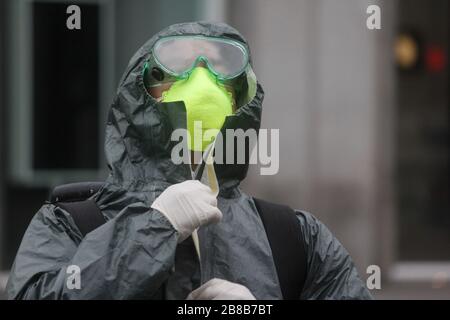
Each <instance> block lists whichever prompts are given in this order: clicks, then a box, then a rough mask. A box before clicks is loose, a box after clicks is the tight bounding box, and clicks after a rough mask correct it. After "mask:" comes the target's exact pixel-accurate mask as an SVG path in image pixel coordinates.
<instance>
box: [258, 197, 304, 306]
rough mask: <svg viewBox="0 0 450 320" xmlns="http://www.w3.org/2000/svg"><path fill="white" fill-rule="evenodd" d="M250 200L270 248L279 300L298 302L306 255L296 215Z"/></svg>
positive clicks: (280, 206) (263, 202)
mask: <svg viewBox="0 0 450 320" xmlns="http://www.w3.org/2000/svg"><path fill="white" fill-rule="evenodd" d="M253 200H254V203H255V206H256V209H257V210H258V213H259V215H260V217H261V220H262V222H263V225H264V228H265V230H266V234H267V238H268V240H269V244H270V248H271V249H272V256H273V260H274V262H275V267H276V269H277V274H278V280H279V282H280V286H281V292H282V294H283V298H284V299H288V300H296V299H299V298H300V295H301V292H302V289H303V285H304V283H305V279H306V271H307V256H306V250H305V244H304V241H303V236H302V230H301V227H300V223H299V221H298V218H297V216H296V213H295V211H294V210H292V209H291V208H289V207H287V206H284V205H279V204H275V203H270V202H267V201H264V200H261V199H256V198H253Z"/></svg>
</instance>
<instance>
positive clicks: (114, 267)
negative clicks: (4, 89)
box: [7, 22, 371, 299]
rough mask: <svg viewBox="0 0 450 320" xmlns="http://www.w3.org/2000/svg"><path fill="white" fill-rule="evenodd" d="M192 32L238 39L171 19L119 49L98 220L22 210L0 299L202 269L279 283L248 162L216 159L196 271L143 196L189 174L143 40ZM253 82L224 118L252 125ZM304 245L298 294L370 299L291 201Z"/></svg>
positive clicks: (161, 287)
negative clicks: (72, 281)
mask: <svg viewBox="0 0 450 320" xmlns="http://www.w3.org/2000/svg"><path fill="white" fill-rule="evenodd" d="M187 34H195V35H204V36H213V37H223V38H230V39H234V40H238V41H241V42H244V43H245V40H244V39H243V37H242V36H241V35H240V34H239V33H238V32H237V31H236V30H235V29H233V28H231V27H229V26H227V25H225V24H210V23H198V22H195V23H183V24H177V25H173V26H170V27H168V28H166V29H165V30H163V31H161V32H160V33H158V34H157V35H155V36H153V37H152V38H151V39H150V40H149V41H148V42H147V43H145V44H144V45H143V46H142V47H141V48H140V49H139V50H138V51H137V53H136V54H135V55H134V56H133V57H132V58H131V60H130V63H129V65H128V67H127V69H126V71H125V73H124V75H123V77H122V79H121V81H120V84H119V88H118V90H117V94H116V97H115V99H114V101H113V103H112V106H111V109H110V112H109V118H108V123H107V126H106V141H105V151H106V157H107V162H108V166H109V168H110V175H109V177H108V178H107V181H106V182H105V184H104V186H103V187H102V188H101V189H100V191H99V192H97V193H96V194H95V195H93V197H92V198H93V199H94V200H95V201H96V203H97V205H98V207H99V208H100V209H101V211H102V213H103V215H104V217H105V219H106V220H107V222H106V223H105V224H103V225H102V226H100V227H99V228H97V229H95V230H94V231H92V232H90V233H89V234H87V235H86V236H85V237H84V238H83V237H82V234H81V233H80V231H79V230H78V228H77V227H76V225H75V223H74V221H73V219H72V218H71V216H70V214H69V213H68V212H66V211H64V210H63V209H62V208H59V207H56V206H55V205H53V204H45V205H44V206H43V207H42V208H41V209H40V210H39V211H38V212H37V213H36V215H35V216H34V218H33V219H32V221H31V223H30V225H29V227H28V229H27V230H26V233H25V235H24V237H23V240H22V243H21V245H20V248H19V250H18V253H17V256H16V259H15V262H14V265H13V267H12V270H11V274H10V278H9V281H8V285H7V293H8V297H9V298H10V299H185V298H186V297H187V295H188V294H189V293H190V292H191V291H192V290H194V289H196V288H197V287H199V286H200V281H201V280H202V281H203V282H206V281H207V280H209V279H212V278H221V279H226V280H228V281H231V282H236V283H239V284H242V285H244V286H246V287H247V288H248V289H249V290H250V291H251V293H252V294H253V295H254V296H255V297H256V298H257V299H281V298H282V294H281V290H280V286H279V282H278V278H277V273H276V269H275V265H274V261H273V258H272V253H271V249H270V246H269V243H268V239H267V236H266V233H265V230H264V226H263V224H262V222H261V219H260V217H259V215H258V213H257V211H256V208H255V205H254V202H253V199H252V198H251V197H250V196H248V195H246V194H245V193H243V192H242V191H241V190H240V188H239V183H240V181H241V180H242V179H243V178H244V177H245V175H246V172H247V168H248V165H245V164H244V165H217V166H216V174H217V178H218V180H219V183H220V192H219V196H218V208H219V209H220V210H221V212H222V213H223V219H222V221H221V222H219V223H217V224H211V225H207V226H203V227H201V228H200V229H199V231H198V237H199V240H200V251H201V252H202V255H201V272H200V264H199V261H198V258H197V256H196V254H195V248H194V244H193V241H192V238H188V239H186V240H185V241H183V242H181V243H180V244H177V239H178V233H177V231H176V230H175V229H174V228H173V227H172V225H171V224H170V222H169V221H168V220H167V219H166V218H165V217H164V216H163V215H162V214H161V213H160V212H158V211H157V210H155V209H152V208H151V207H150V206H151V204H152V203H153V201H154V199H155V198H157V197H158V196H159V195H160V194H161V193H162V191H164V190H165V189H166V188H167V187H168V186H170V185H172V184H176V183H180V182H183V181H185V180H187V179H191V172H190V168H189V166H188V165H184V164H182V165H175V164H174V163H173V162H172V161H171V158H170V151H171V148H172V147H173V142H171V141H170V136H171V132H172V131H173V130H174V129H175V128H176V127H183V126H185V125H186V123H185V121H184V122H183V120H182V119H186V116H185V109H184V105H183V103H182V102H170V103H162V102H157V101H156V100H155V99H154V98H152V97H151V96H150V95H149V94H148V93H147V91H146V89H145V87H144V83H143V79H142V69H143V66H144V63H145V61H146V59H147V58H148V54H149V52H150V50H151V48H152V46H153V44H154V43H155V42H156V41H157V40H158V39H159V38H161V37H164V36H168V35H187ZM263 96H264V93H263V90H262V88H261V86H260V85H259V84H258V86H257V92H256V95H255V96H254V98H253V99H252V100H251V101H250V102H249V103H248V104H246V105H244V106H242V107H240V108H239V109H238V110H237V112H236V113H235V114H234V115H233V116H231V117H228V118H227V119H226V122H225V125H224V127H227V128H243V129H247V128H254V129H258V128H259V124H260V118H261V108H262V101H263ZM298 223H299V224H300V227H301V229H302V231H303V233H302V236H303V238H304V239H303V240H304V242H305V245H306V252H307V277H306V282H305V285H304V289H303V291H302V294H301V296H300V297H299V298H300V299H370V298H371V296H370V294H369V293H368V291H367V289H366V288H365V287H364V283H363V282H362V281H361V279H360V278H359V276H358V274H357V271H356V269H355V267H354V265H353V263H352V261H351V258H350V256H349V254H348V253H347V251H346V250H345V249H344V248H343V246H342V245H341V244H340V243H339V242H338V240H337V239H336V238H335V237H334V236H333V235H332V234H331V233H330V231H329V230H328V229H327V228H326V227H325V226H324V225H323V224H322V223H321V222H320V221H318V220H317V219H316V218H314V217H313V216H312V215H311V214H308V213H305V212H298ZM71 265H76V266H78V267H79V268H80V271H81V273H80V285H81V287H80V289H76V288H74V289H69V287H68V286H67V285H66V282H67V277H68V275H69V274H68V273H67V268H68V267H69V266H71Z"/></svg>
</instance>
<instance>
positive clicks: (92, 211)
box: [49, 182, 106, 237]
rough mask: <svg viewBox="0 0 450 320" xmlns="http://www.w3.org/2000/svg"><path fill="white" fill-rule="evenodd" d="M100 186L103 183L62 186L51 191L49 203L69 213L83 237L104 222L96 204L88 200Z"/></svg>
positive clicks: (80, 183)
mask: <svg viewBox="0 0 450 320" xmlns="http://www.w3.org/2000/svg"><path fill="white" fill-rule="evenodd" d="M102 186H103V182H77V183H69V184H63V185H60V186H57V187H55V188H54V189H53V190H52V191H51V193H50V199H49V201H50V203H53V204H55V205H56V206H58V207H61V208H62V209H64V210H66V211H67V212H68V213H70V215H71V216H72V218H73V220H74V222H75V224H76V225H77V227H78V229H79V230H80V232H81V233H82V235H83V237H84V236H85V235H86V234H88V233H89V232H91V231H92V230H94V229H96V228H98V227H99V226H101V225H102V224H104V223H105V222H106V221H105V218H104V217H103V214H102V212H101V211H100V209H99V207H98V206H97V204H96V202H95V201H94V200H92V199H89V197H90V196H92V195H93V194H94V193H96V192H97V191H98V190H100V188H101V187H102Z"/></svg>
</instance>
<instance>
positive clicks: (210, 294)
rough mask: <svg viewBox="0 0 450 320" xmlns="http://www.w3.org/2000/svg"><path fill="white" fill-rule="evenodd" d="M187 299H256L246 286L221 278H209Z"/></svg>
mask: <svg viewBox="0 0 450 320" xmlns="http://www.w3.org/2000/svg"><path fill="white" fill-rule="evenodd" d="M187 300H256V299H255V297H254V296H253V294H252V293H251V292H250V290H248V289H247V287H245V286H243V285H241V284H238V283H234V282H230V281H227V280H222V279H217V278H215V279H211V280H209V281H208V282H206V283H205V284H204V285H202V286H201V287H200V288H198V289H195V290H194V291H192V292H191V293H190V294H189V295H188V297H187Z"/></svg>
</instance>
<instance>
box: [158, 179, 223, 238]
mask: <svg viewBox="0 0 450 320" xmlns="http://www.w3.org/2000/svg"><path fill="white" fill-rule="evenodd" d="M151 207H152V208H153V209H156V210H158V211H160V212H161V213H162V214H163V215H164V216H165V217H166V218H167V220H169V221H170V223H171V224H172V226H173V227H174V228H175V229H176V230H177V231H178V233H179V234H180V237H179V239H178V242H181V241H183V240H185V239H186V238H187V237H189V236H190V235H191V234H192V232H193V231H194V230H195V229H197V228H198V227H200V226H202V225H205V224H209V223H216V222H219V221H220V220H221V219H222V212H220V210H219V209H218V208H217V198H216V195H215V194H214V193H213V191H212V190H211V188H210V187H208V186H206V185H204V184H203V183H201V182H200V181H198V180H187V181H184V182H181V183H177V184H174V185H171V186H170V187H168V188H167V189H166V190H164V192H163V193H161V194H160V196H159V197H158V198H156V199H155V201H154V202H153V204H152V206H151Z"/></svg>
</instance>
